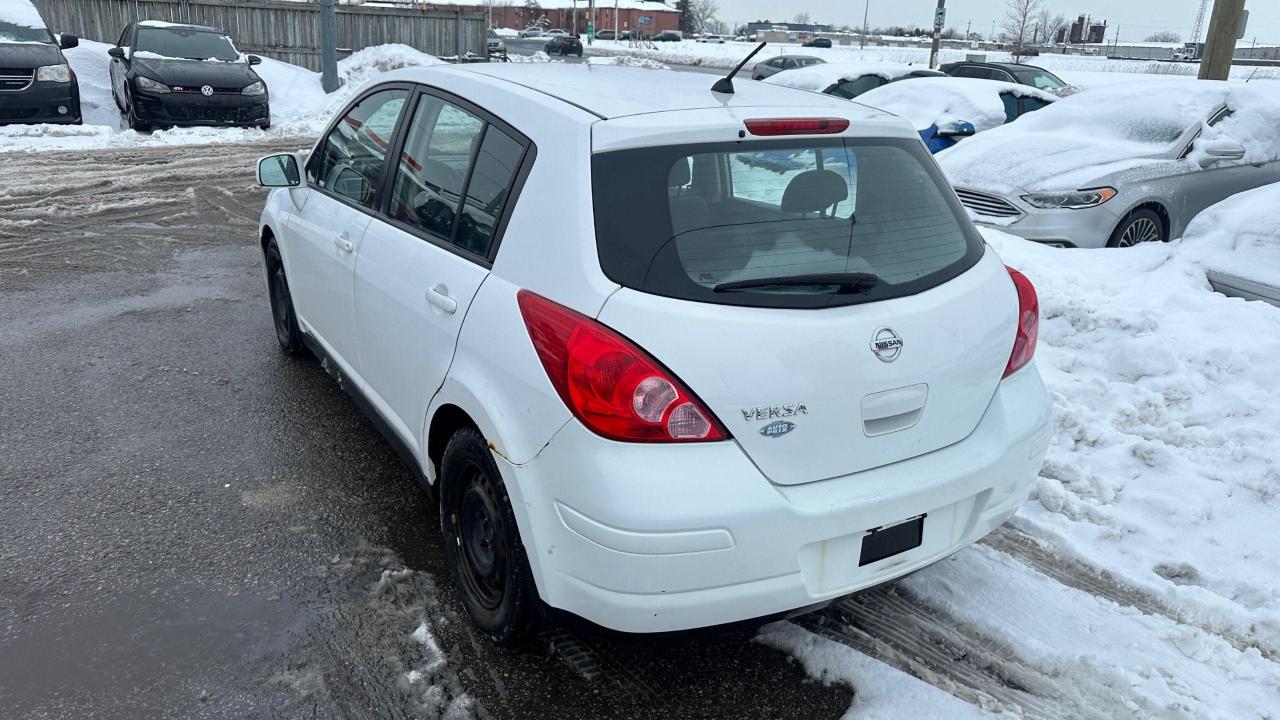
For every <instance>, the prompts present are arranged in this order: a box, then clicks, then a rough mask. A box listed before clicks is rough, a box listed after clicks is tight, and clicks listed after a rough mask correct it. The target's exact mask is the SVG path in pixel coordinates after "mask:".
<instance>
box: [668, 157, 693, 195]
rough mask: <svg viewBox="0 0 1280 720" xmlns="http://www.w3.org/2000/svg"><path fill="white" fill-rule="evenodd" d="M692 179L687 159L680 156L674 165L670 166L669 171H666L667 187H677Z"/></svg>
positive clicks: (686, 183)
mask: <svg viewBox="0 0 1280 720" xmlns="http://www.w3.org/2000/svg"><path fill="white" fill-rule="evenodd" d="M692 179H693V173H692V171H690V170H689V160H688V159H687V158H680V159H679V160H677V161H676V164H675V165H672V166H671V172H669V173H667V187H668V188H678V187H684V186H685V185H688V184H689V181H690V180H692Z"/></svg>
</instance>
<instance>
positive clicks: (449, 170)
mask: <svg viewBox="0 0 1280 720" xmlns="http://www.w3.org/2000/svg"><path fill="white" fill-rule="evenodd" d="M415 104H416V107H415V108H414V111H413V114H412V116H411V118H412V119H411V120H410V121H409V122H408V124H407V125H406V130H405V132H404V139H403V141H402V143H401V147H400V148H399V151H398V153H397V157H398V161H397V162H396V163H395V167H394V170H393V171H392V172H391V174H390V175H389V178H388V187H389V192H388V194H387V197H386V199H385V200H384V201H383V207H382V211H383V212H382V214H381V215H380V216H379V217H378V218H377V219H375V220H374V221H373V222H372V224H371V225H370V226H369V228H368V231H367V232H366V235H365V239H364V243H363V245H362V246H361V248H360V254H359V257H358V259H357V261H356V272H355V285H356V290H355V293H356V302H355V312H356V327H357V334H358V337H359V343H360V358H361V368H362V373H363V375H364V378H365V391H366V395H367V396H368V397H369V399H370V401H371V402H372V403H373V404H374V405H375V406H376V407H377V409H378V411H379V412H380V413H381V414H382V416H383V418H384V419H386V420H387V421H388V424H390V425H391V426H392V427H393V428H394V429H395V430H396V432H397V433H398V434H399V435H400V436H401V439H402V440H403V441H404V442H405V443H406V444H407V445H408V446H409V447H410V448H413V449H415V450H416V449H417V448H419V447H420V445H421V443H422V423H423V422H424V421H425V418H426V412H427V405H428V403H429V402H430V401H431V398H432V396H433V395H434V394H435V391H436V390H437V389H438V388H439V387H440V385H441V383H443V382H444V377H445V374H446V372H448V370H449V365H450V363H451V362H452V360H453V351H454V347H455V344H456V342H457V337H458V332H459V331H460V330H461V328H462V322H463V319H464V318H465V317H466V314H467V308H468V307H469V306H470V304H471V300H472V298H474V297H475V294H476V291H478V290H479V289H480V284H481V283H482V282H484V279H485V278H486V277H487V276H488V275H489V267H490V263H491V260H492V258H493V254H494V252H495V248H496V243H497V242H498V239H499V238H500V235H501V223H502V219H503V218H504V217H505V215H506V214H507V213H508V212H509V209H510V204H511V202H513V201H512V200H511V191H512V186H513V185H514V184H515V180H516V177H517V174H518V172H519V170H520V168H521V167H522V166H523V164H524V163H525V156H526V153H527V152H528V148H529V147H530V144H529V142H528V140H527V139H525V138H524V137H523V136H522V135H520V134H519V133H517V132H516V131H515V130H513V129H512V128H511V127H510V126H508V125H506V124H505V123H502V122H500V121H498V120H496V119H495V118H492V117H490V116H488V115H487V114H486V113H484V111H482V110H481V109H479V108H477V107H475V106H474V105H471V104H469V103H467V102H465V101H463V100H461V99H458V98H455V97H453V96H448V95H445V94H443V93H437V92H436V91H428V90H421V91H420V92H419V95H418V97H417V100H416V101H415Z"/></svg>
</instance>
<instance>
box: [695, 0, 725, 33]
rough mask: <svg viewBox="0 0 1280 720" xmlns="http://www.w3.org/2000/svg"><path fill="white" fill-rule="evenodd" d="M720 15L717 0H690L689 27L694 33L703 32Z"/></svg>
mask: <svg viewBox="0 0 1280 720" xmlns="http://www.w3.org/2000/svg"><path fill="white" fill-rule="evenodd" d="M719 13H720V3H718V2H716V0H689V25H690V26H691V27H692V28H693V31H694V32H699V33H700V32H703V31H704V29H705V28H707V27H708V26H709V25H710V23H711V21H712V20H715V18H716V15H718V14H719Z"/></svg>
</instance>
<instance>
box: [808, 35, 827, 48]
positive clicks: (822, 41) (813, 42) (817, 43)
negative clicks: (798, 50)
mask: <svg viewBox="0 0 1280 720" xmlns="http://www.w3.org/2000/svg"><path fill="white" fill-rule="evenodd" d="M801 47H817V48H829V47H831V38H824V37H816V38H810V39H809V42H807V43H805V44H804V45H802V46H801Z"/></svg>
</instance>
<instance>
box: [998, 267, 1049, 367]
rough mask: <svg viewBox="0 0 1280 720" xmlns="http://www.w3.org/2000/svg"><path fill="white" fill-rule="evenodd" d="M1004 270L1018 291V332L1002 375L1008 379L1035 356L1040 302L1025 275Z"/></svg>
mask: <svg viewBox="0 0 1280 720" xmlns="http://www.w3.org/2000/svg"><path fill="white" fill-rule="evenodd" d="M1005 269H1006V270H1008V271H1009V277H1011V278H1013V286H1014V287H1015V288H1017V290H1018V332H1017V334H1016V335H1015V336H1014V338H1013V352H1012V353H1011V354H1010V355H1009V364H1008V365H1006V366H1005V368H1004V375H1003V377H1009V376H1010V375H1012V374H1014V373H1016V372H1018V371H1019V370H1021V369H1022V368H1023V367H1024V366H1025V365H1026V364H1027V363H1029V362H1031V357H1032V356H1033V355H1035V354H1036V338H1037V336H1038V335H1039V334H1040V300H1039V298H1037V297H1036V288H1035V286H1034V285H1032V284H1031V281H1030V280H1028V279H1027V276H1026V275H1023V274H1022V273H1020V272H1018V271H1017V270H1014V269H1013V268H1011V267H1006V268H1005Z"/></svg>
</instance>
